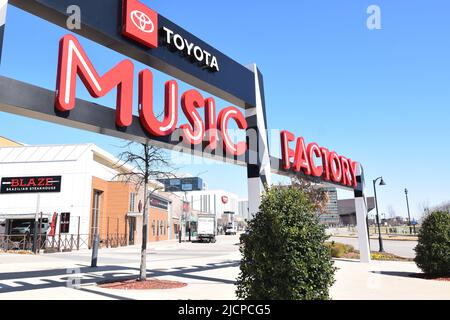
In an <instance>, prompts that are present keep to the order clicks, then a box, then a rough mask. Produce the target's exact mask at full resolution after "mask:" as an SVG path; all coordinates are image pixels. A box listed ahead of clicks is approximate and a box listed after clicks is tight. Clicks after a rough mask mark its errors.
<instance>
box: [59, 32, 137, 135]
mask: <svg viewBox="0 0 450 320" xmlns="http://www.w3.org/2000/svg"><path fill="white" fill-rule="evenodd" d="M77 75H78V76H79V77H80V78H81V80H82V81H83V84H84V86H85V87H86V88H87V90H88V91H89V93H90V94H91V96H93V97H95V98H100V97H103V96H105V95H106V94H107V93H108V92H110V91H111V90H112V89H113V88H114V87H117V106H116V109H117V110H116V124H117V125H118V126H119V127H127V126H129V125H131V122H132V121H133V114H132V111H133V77H134V66H133V63H132V62H131V61H130V60H124V61H122V62H120V63H119V64H118V65H116V66H115V67H114V68H112V69H111V70H110V71H108V72H107V73H106V74H105V75H104V76H103V77H100V76H99V75H98V73H97V71H96V70H95V69H94V67H93V66H92V63H91V61H90V60H89V59H88V57H87V55H86V53H85V52H84V50H83V48H82V47H81V45H80V43H79V42H78V40H77V39H76V38H75V37H74V36H72V35H66V36H64V37H63V38H62V39H61V41H60V44H59V63H58V79H57V83H56V108H57V109H58V110H59V111H62V112H65V111H69V110H72V109H73V108H74V107H75V92H76V83H77V81H76V76H77Z"/></svg>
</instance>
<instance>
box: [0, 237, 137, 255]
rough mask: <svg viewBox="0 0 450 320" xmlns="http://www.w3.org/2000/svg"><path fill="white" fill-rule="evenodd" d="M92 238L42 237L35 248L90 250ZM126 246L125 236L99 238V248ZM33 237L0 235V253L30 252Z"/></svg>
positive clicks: (55, 250) (61, 250) (56, 250)
mask: <svg viewBox="0 0 450 320" xmlns="http://www.w3.org/2000/svg"><path fill="white" fill-rule="evenodd" d="M92 239H93V236H90V235H79V234H58V235H55V236H47V235H42V236H39V237H38V238H37V247H38V248H39V249H40V250H41V251H44V252H47V253H51V252H67V251H74V250H80V249H88V248H89V249H90V248H91V242H92ZM127 245H128V238H127V235H126V234H108V235H104V236H101V237H100V248H117V247H124V246H127ZM32 249H33V235H5V234H0V251H31V250H32Z"/></svg>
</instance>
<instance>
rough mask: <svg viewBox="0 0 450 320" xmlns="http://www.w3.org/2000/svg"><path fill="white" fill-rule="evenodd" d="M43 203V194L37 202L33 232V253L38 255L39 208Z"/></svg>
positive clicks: (38, 197) (39, 195) (38, 195)
mask: <svg viewBox="0 0 450 320" xmlns="http://www.w3.org/2000/svg"><path fill="white" fill-rule="evenodd" d="M40 201H41V194H40V193H38V194H37V202H36V213H35V214H34V230H33V253H34V254H36V253H37V252H38V246H37V237H38V235H37V233H38V230H37V229H38V225H39V206H40Z"/></svg>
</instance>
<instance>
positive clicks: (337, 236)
mask: <svg viewBox="0 0 450 320" xmlns="http://www.w3.org/2000/svg"><path fill="white" fill-rule="evenodd" d="M330 236H331V237H333V238H350V239H357V238H358V237H354V236H342V235H330ZM382 239H383V240H389V241H417V240H418V239H392V238H384V237H382ZM370 240H378V237H370Z"/></svg>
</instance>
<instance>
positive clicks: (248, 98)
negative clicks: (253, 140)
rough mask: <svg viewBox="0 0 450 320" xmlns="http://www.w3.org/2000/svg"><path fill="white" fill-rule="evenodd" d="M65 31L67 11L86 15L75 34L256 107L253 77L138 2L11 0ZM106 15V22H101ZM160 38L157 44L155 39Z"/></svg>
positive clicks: (203, 88) (243, 105)
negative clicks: (73, 8) (75, 8)
mask: <svg viewBox="0 0 450 320" xmlns="http://www.w3.org/2000/svg"><path fill="white" fill-rule="evenodd" d="M9 3H11V4H13V5H14V6H17V7H19V8H21V9H23V10H25V11H28V12H30V13H32V14H35V15H37V16H40V17H42V18H44V19H46V20H48V21H50V22H52V23H55V24H57V25H59V26H61V27H63V28H66V21H67V13H66V11H67V8H68V7H69V6H72V5H76V6H78V7H79V8H80V10H81V13H82V14H81V28H80V29H78V30H73V32H75V33H77V34H79V35H81V36H84V37H86V38H88V39H91V40H93V41H95V42H97V43H99V44H101V45H104V46H106V47H109V48H112V49H114V50H115V51H117V52H119V53H121V54H124V55H126V56H128V57H130V58H132V59H135V60H137V61H139V62H142V63H144V64H146V65H151V66H152V67H153V68H155V69H156V70H159V71H162V72H164V73H166V74H169V75H170V76H173V77H175V78H177V79H180V80H181V81H185V82H187V83H189V84H191V85H193V86H194V87H196V88H199V89H201V90H205V91H208V92H210V93H211V94H213V95H215V96H217V97H219V98H222V99H224V100H227V101H230V102H231V103H233V104H234V105H237V106H239V107H243V108H245V107H246V106H247V105H251V106H254V105H255V95H254V92H255V82H254V75H253V72H252V71H251V70H250V69H248V68H246V67H244V66H242V65H241V64H239V63H237V62H236V61H234V60H232V59H230V58H229V57H228V56H226V55H224V54H223V53H221V52H220V51H218V50H217V49H215V48H213V47H212V46H210V45H208V44H207V43H205V42H204V41H202V40H200V39H199V38H197V37H196V36H194V35H193V34H191V33H189V32H188V31H186V30H184V29H183V28H181V27H180V26H178V25H176V24H175V23H173V22H172V21H170V20H168V19H166V18H165V17H164V16H162V15H160V14H158V13H156V12H154V11H153V10H151V9H150V8H148V7H147V6H145V5H144V4H143V3H142V2H139V1H137V0H129V1H126V0H107V1H102V0H98V1H97V0H10V1H9ZM100 16H101V18H99V17H100ZM156 37H157V39H156Z"/></svg>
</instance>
